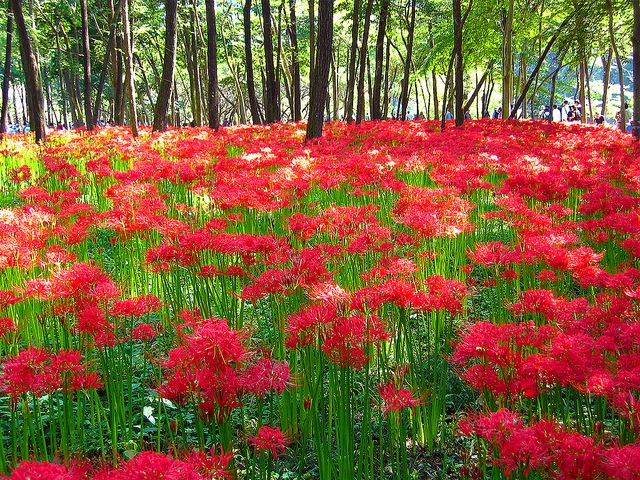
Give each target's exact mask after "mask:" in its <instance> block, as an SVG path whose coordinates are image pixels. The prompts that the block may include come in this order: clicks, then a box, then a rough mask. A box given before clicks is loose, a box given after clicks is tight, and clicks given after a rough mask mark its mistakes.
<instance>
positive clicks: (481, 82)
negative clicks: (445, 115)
mask: <svg viewBox="0 0 640 480" xmlns="http://www.w3.org/2000/svg"><path fill="white" fill-rule="evenodd" d="M493 63H494V62H493V60H492V61H491V62H489V65H488V66H487V69H486V70H485V72H484V73H483V74H482V77H480V80H479V81H478V84H477V85H476V88H475V89H474V90H473V93H472V94H471V96H470V97H469V98H468V99H467V102H466V103H465V104H464V106H463V107H462V110H463V111H464V112H466V111H468V110H469V109H470V108H471V104H472V103H473V101H474V100H475V99H476V97H477V96H478V93H480V89H481V88H482V86H483V85H484V82H485V81H486V80H487V77H488V76H489V73H491V70H492V69H493ZM482 115H484V101H483V102H482V112H481V114H480V116H479V117H478V118H481V116H482Z"/></svg>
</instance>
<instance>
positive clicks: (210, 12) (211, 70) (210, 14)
mask: <svg viewBox="0 0 640 480" xmlns="http://www.w3.org/2000/svg"><path fill="white" fill-rule="evenodd" d="M205 3H206V11H207V73H208V77H209V81H208V84H207V106H208V108H209V111H208V120H209V128H212V129H214V130H218V128H220V95H219V94H218V46H217V45H218V35H217V31H216V4H215V0H206V2H205Z"/></svg>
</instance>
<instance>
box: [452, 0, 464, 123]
mask: <svg viewBox="0 0 640 480" xmlns="http://www.w3.org/2000/svg"><path fill="white" fill-rule="evenodd" d="M453 56H454V58H455V60H454V72H455V73H454V75H455V81H454V90H455V102H456V107H455V120H456V126H457V127H459V126H461V125H462V124H463V123H464V111H463V110H462V107H463V105H462V102H463V101H464V99H463V96H464V70H463V66H462V5H461V0H453Z"/></svg>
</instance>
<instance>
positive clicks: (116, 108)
mask: <svg viewBox="0 0 640 480" xmlns="http://www.w3.org/2000/svg"><path fill="white" fill-rule="evenodd" d="M119 7H120V11H121V12H122V5H119ZM121 15H122V13H121ZM123 50H124V44H123V40H122V32H119V34H118V36H117V38H116V45H115V56H114V59H115V62H114V65H113V120H114V122H115V124H116V125H124V82H123V79H122V77H123V74H124V71H125V69H124V61H123V60H124V59H123V55H122V52H123ZM111 55H113V53H112V54H111Z"/></svg>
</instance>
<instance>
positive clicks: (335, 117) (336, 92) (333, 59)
mask: <svg viewBox="0 0 640 480" xmlns="http://www.w3.org/2000/svg"><path fill="white" fill-rule="evenodd" d="M336 64H337V62H336V55H335V53H334V54H333V55H332V56H331V80H332V86H333V112H332V116H331V118H332V119H333V120H338V106H339V105H338V98H340V94H339V85H338V68H337V65H336Z"/></svg>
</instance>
